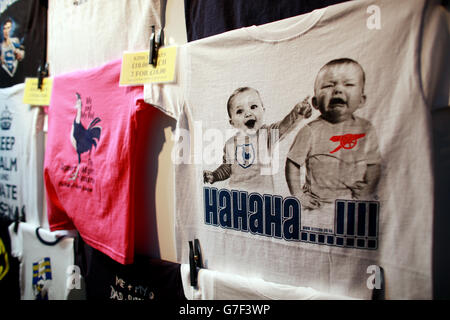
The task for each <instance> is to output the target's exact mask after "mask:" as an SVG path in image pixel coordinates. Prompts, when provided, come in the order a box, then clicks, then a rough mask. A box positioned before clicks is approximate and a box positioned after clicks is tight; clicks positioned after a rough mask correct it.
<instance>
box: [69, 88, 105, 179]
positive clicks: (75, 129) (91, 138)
mask: <svg viewBox="0 0 450 320" xmlns="http://www.w3.org/2000/svg"><path fill="white" fill-rule="evenodd" d="M76 95H77V102H76V104H75V108H76V109H77V115H76V117H75V120H74V121H73V125H72V131H71V134H70V140H71V142H72V145H73V147H74V148H75V150H76V151H77V154H78V165H77V169H76V171H75V173H74V174H73V175H72V177H71V178H70V180H75V179H76V178H77V176H78V171H79V170H80V163H81V154H82V153H85V152H87V151H89V158H90V157H91V150H92V147H93V146H94V147H97V142H98V141H99V140H100V134H101V132H102V127H100V126H96V124H97V123H99V122H100V121H101V120H100V118H98V117H96V118H95V119H94V120H92V121H91V123H90V124H89V127H88V128H87V129H85V128H84V127H83V124H82V123H81V107H82V105H81V97H80V94H79V93H76Z"/></svg>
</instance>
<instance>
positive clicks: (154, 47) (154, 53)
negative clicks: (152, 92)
mask: <svg viewBox="0 0 450 320" xmlns="http://www.w3.org/2000/svg"><path fill="white" fill-rule="evenodd" d="M160 42H161V33H159V36H158V39H157V38H156V34H155V26H152V34H151V36H150V52H149V58H148V63H149V64H151V65H153V66H154V67H156V64H157V62H158V49H159V45H160Z"/></svg>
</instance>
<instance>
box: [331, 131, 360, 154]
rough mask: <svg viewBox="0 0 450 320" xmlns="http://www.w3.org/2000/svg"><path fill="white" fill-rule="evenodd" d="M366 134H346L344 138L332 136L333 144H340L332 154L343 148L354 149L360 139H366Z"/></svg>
mask: <svg viewBox="0 0 450 320" xmlns="http://www.w3.org/2000/svg"><path fill="white" fill-rule="evenodd" d="M365 135H366V134H365V133H360V134H351V133H348V134H344V135H342V136H332V137H331V138H330V140H331V141H333V142H339V146H338V147H337V148H336V149H334V150H333V151H330V153H334V152H336V151H338V150H340V149H341V148H344V149H353V148H354V147H355V146H356V144H357V143H358V139H359V138H362V137H364V136H365Z"/></svg>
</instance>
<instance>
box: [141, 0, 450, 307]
mask: <svg viewBox="0 0 450 320" xmlns="http://www.w3.org/2000/svg"><path fill="white" fill-rule="evenodd" d="M424 17H425V18H424ZM436 20H437V21H439V23H436ZM430 28H431V29H430ZM424 34H425V35H428V36H429V35H432V37H429V38H427V39H424V38H423V37H422V36H423V35H424ZM430 41H431V43H430ZM448 43H449V41H448V17H447V16H445V15H444V14H443V13H442V11H441V10H440V9H439V8H438V7H437V6H435V3H434V2H432V1H424V0H403V1H388V0H380V1H373V0H362V1H350V2H346V3H342V4H338V5H334V6H330V7H327V8H325V9H321V10H316V11H313V12H311V13H309V14H305V15H300V16H297V17H293V18H289V19H285V20H281V21H277V22H274V23H270V24H267V25H262V26H258V27H256V26H252V27H249V28H243V29H239V30H234V31H231V32H227V33H224V34H221V35H217V36H213V37H209V38H204V39H201V40H198V41H193V42H191V43H188V44H186V45H184V46H181V47H180V48H179V51H178V57H179V59H178V70H179V71H178V75H177V76H178V78H177V82H176V83H174V84H165V85H160V84H159V85H147V86H145V99H146V102H148V103H151V104H154V105H157V106H158V107H159V108H160V109H161V110H164V111H165V112H166V113H167V114H169V115H171V116H172V117H174V118H175V119H176V120H177V136H176V138H180V139H179V142H180V143H177V144H175V147H174V152H173V160H174V162H175V164H176V165H175V186H176V187H175V192H176V230H175V234H176V245H177V254H178V259H179V262H181V263H187V262H188V261H189V259H188V257H189V250H188V249H189V246H188V241H190V240H192V239H195V238H198V239H199V240H200V244H201V246H202V251H203V257H204V259H205V260H207V265H208V269H210V270H216V271H220V272H227V273H233V274H236V275H239V276H244V277H257V278H262V279H264V280H265V281H269V282H274V283H279V284H288V285H292V286H301V287H311V288H313V289H315V290H318V291H321V292H326V293H329V294H336V295H343V296H350V297H354V298H363V299H370V298H371V296H372V289H373V288H377V289H378V285H379V282H378V281H375V283H372V282H371V281H372V279H374V278H377V279H378V278H379V277H377V276H378V275H374V274H373V271H372V270H380V269H378V268H376V267H374V266H379V267H381V268H382V269H383V270H384V276H385V284H386V287H385V292H386V298H390V299H428V298H431V297H432V276H431V275H432V273H431V271H432V263H431V262H432V236H433V234H432V232H433V228H432V227H433V226H432V221H433V201H434V199H433V196H434V195H433V181H434V178H433V171H432V145H431V127H430V111H431V110H432V108H434V107H435V105H434V104H432V102H433V101H437V98H436V95H437V89H438V84H440V83H439V81H435V78H441V77H442V74H445V72H443V71H442V74H440V73H439V72H434V73H433V72H432V71H433V70H444V69H445V66H446V65H447V61H446V59H445V57H446V56H445V54H442V53H441V51H442V52H448V51H445V50H448V47H449V45H448ZM433 47H434V48H438V52H436V50H435V49H433ZM431 53H433V54H431ZM433 57H434V58H433ZM436 57H440V58H439V59H437V58H436ZM341 58H350V59H352V60H354V61H356V62H357V63H358V64H359V65H360V66H361V67H362V69H363V70H364V73H365V86H364V95H365V97H366V99H365V104H364V106H363V107H361V108H359V109H358V110H356V111H355V113H354V115H355V116H357V117H358V118H362V119H364V120H367V121H368V122H370V125H371V127H373V129H374V132H375V133H376V139H377V143H378V152H379V155H380V157H379V158H377V159H380V160H379V162H378V163H377V165H379V168H380V174H379V176H378V178H379V180H376V181H379V182H378V187H377V189H376V194H374V195H373V197H371V198H370V199H366V198H362V199H353V198H351V197H347V198H336V199H334V200H335V201H334V202H333V203H331V204H330V205H329V206H328V207H323V208H322V209H321V210H317V211H315V210H302V208H301V206H302V205H301V201H300V200H298V199H297V197H296V196H295V197H294V196H292V195H291V194H290V191H289V188H288V185H287V181H286V175H285V169H286V168H285V163H286V157H287V154H288V152H289V149H290V147H291V145H292V143H293V141H294V139H295V137H296V135H297V134H298V132H299V130H300V129H301V128H302V127H303V126H304V124H305V123H307V122H310V121H314V120H315V119H317V117H318V116H319V114H320V112H319V111H318V110H317V109H314V111H313V115H312V117H311V118H309V119H308V120H306V121H304V120H302V121H300V122H299V123H298V125H297V127H296V129H295V130H293V131H292V133H291V134H289V135H287V136H286V137H285V138H284V139H282V140H281V141H280V144H279V152H278V154H274V155H273V162H272V163H274V162H275V160H277V159H278V160H279V166H278V169H277V170H272V171H274V172H275V174H274V175H273V184H274V188H275V189H274V192H273V194H258V193H249V192H247V190H245V188H242V189H234V190H228V189H226V188H225V187H224V184H222V183H225V182H226V181H224V182H220V183H214V184H212V185H211V184H209V183H204V182H203V181H204V179H203V172H204V171H205V170H214V169H215V167H217V164H218V163H219V164H220V162H221V154H222V146H223V145H224V142H225V141H227V139H228V138H229V137H230V136H232V132H231V133H230V129H232V127H231V125H230V120H231V119H230V117H229V115H228V113H227V101H228V98H229V97H230V95H231V93H232V92H233V91H235V90H236V89H237V88H240V87H252V88H254V89H256V90H258V91H259V93H260V95H261V100H262V103H263V105H264V107H265V112H264V116H265V123H272V122H274V121H278V120H280V119H281V118H282V117H283V116H284V115H286V114H287V113H288V112H289V110H291V108H292V106H294V105H295V104H296V103H298V102H300V101H302V100H303V99H304V98H305V97H306V96H311V97H312V96H314V94H315V92H314V85H315V79H316V75H317V74H318V72H319V70H320V69H321V68H322V66H324V65H325V64H326V63H328V62H329V61H331V60H335V59H341ZM431 59H433V60H432V62H431V61H430V60H431ZM439 68H441V69H439ZM446 99H447V100H445V99H444V100H445V101H448V97H446ZM441 100H442V99H441ZM344 105H345V103H344ZM364 133H365V132H345V134H343V136H346V137H348V136H347V134H357V135H359V134H364ZM358 137H359V138H358V139H359V140H357V141H356V142H357V143H355V142H354V141H353V140H355V139H356V138H355V139H353V140H352V139H350V141H348V142H347V143H343V144H342V148H340V150H339V151H336V153H338V152H346V151H348V150H351V149H352V148H353V147H354V146H356V145H360V141H361V139H364V138H362V136H358ZM365 137H367V136H365ZM328 138H329V139H331V138H333V136H332V137H328ZM332 141H333V140H332ZM352 141H353V142H352ZM338 146H339V141H338V140H336V141H334V144H333V148H332V149H331V150H329V151H328V150H327V154H329V153H330V152H331V151H334V150H335V149H337V147H338ZM369 147H371V146H369ZM333 154H335V153H333ZM215 158H217V159H218V160H219V161H218V162H217V163H213V164H211V161H210V160H211V159H215ZM352 159H358V157H352ZM272 169H274V168H272ZM302 169H304V168H301V170H302ZM324 170H326V169H324ZM322 173H325V174H326V173H329V172H327V171H324V172H319V174H322ZM361 176H362V175H361ZM306 177H307V175H306ZM299 179H300V181H301V185H302V186H303V185H304V183H305V182H304V180H302V179H304V173H302V175H301V176H300V178H299ZM374 276H375V277H374Z"/></svg>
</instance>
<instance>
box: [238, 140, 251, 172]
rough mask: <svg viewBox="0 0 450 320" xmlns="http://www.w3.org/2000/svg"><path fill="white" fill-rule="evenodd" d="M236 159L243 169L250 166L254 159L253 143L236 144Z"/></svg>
mask: <svg viewBox="0 0 450 320" xmlns="http://www.w3.org/2000/svg"><path fill="white" fill-rule="evenodd" d="M236 161H237V162H238V164H239V165H240V166H241V167H242V168H244V169H247V168H248V167H250V166H251V165H252V164H253V162H254V161H255V149H254V148H253V144H251V143H247V144H240V145H237V146H236Z"/></svg>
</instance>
